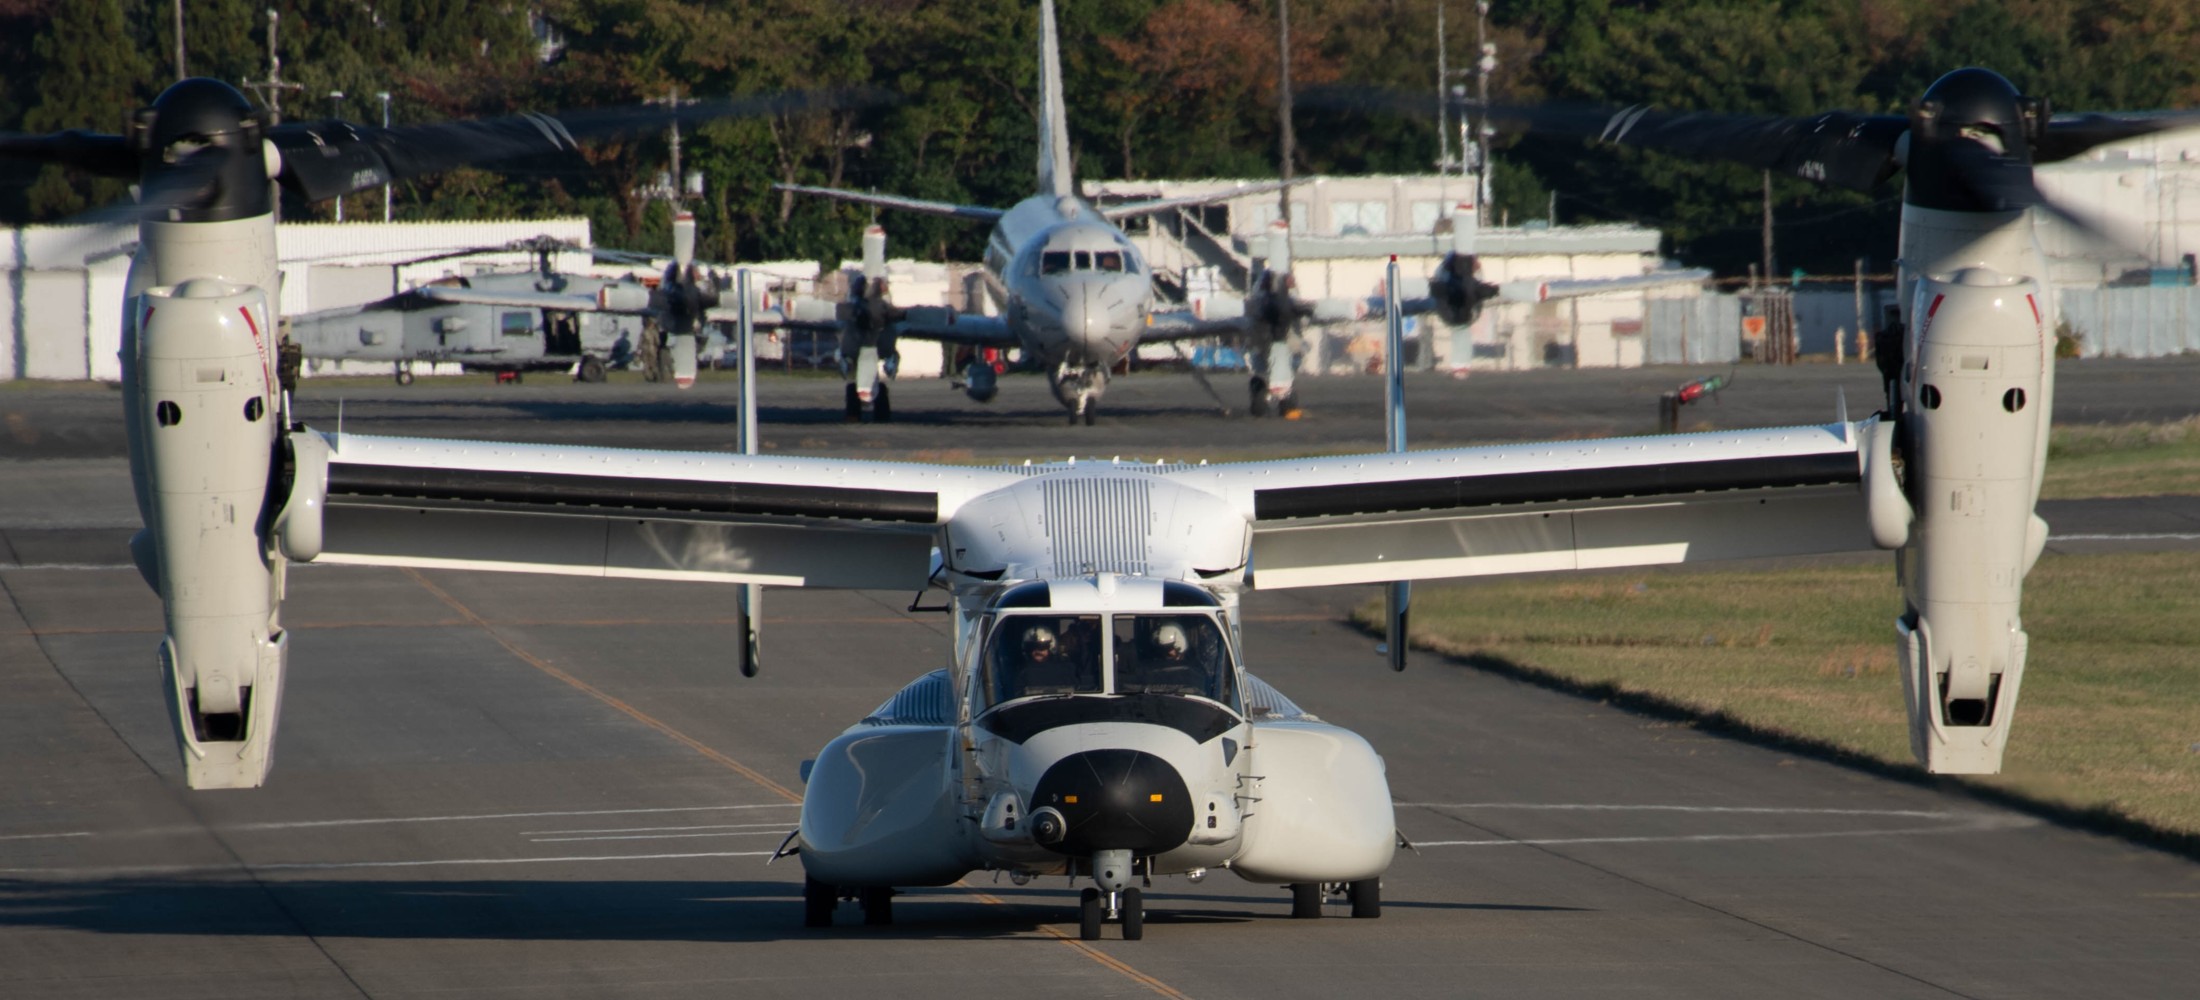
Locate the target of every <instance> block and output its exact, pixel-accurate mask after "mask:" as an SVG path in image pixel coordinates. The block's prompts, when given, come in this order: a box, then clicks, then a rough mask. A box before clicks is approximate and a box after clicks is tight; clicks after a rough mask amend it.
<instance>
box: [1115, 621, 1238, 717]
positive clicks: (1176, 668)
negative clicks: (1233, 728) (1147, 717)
mask: <svg viewBox="0 0 2200 1000" xmlns="http://www.w3.org/2000/svg"><path fill="white" fill-rule="evenodd" d="M1113 625H1114V631H1115V691H1116V693H1117V694H1189V695H1198V696H1199V697H1202V698H1210V699H1213V700H1215V701H1219V702H1221V703H1223V704H1225V705H1228V704H1231V703H1232V697H1233V696H1234V695H1235V693H1236V692H1235V688H1236V672H1235V671H1233V670H1231V669H1230V647H1229V644H1228V643H1226V642H1224V641H1223V639H1222V630H1221V629H1220V628H1218V627H1217V626H1216V625H1215V621H1214V619H1212V618H1209V617H1207V616H1206V615H1116V616H1115V617H1114V622H1113Z"/></svg>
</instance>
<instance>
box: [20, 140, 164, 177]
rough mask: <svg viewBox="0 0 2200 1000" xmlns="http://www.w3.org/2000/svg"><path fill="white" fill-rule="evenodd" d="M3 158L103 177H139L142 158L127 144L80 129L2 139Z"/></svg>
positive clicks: (124, 141) (126, 142)
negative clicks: (51, 164)
mask: <svg viewBox="0 0 2200 1000" xmlns="http://www.w3.org/2000/svg"><path fill="white" fill-rule="evenodd" d="M0 157H6V158H9V159H16V160H30V161H33V162H36V163H58V164H60V165H62V166H64V167H74V168H76V169H78V170H82V171H84V172H86V173H91V174H97V175H99V176H101V177H125V178H135V177H137V175H138V157H137V154H136V153H133V152H131V151H130V145H129V142H128V141H127V140H125V139H123V138H122V137H121V136H119V135H105V134H102V133H99V132H85V131H82V130H79V129H70V130H69V131H66V132H55V133H53V134H51V135H0Z"/></svg>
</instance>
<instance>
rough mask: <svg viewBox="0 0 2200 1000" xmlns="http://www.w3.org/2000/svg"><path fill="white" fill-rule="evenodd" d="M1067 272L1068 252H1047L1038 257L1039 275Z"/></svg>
mask: <svg viewBox="0 0 2200 1000" xmlns="http://www.w3.org/2000/svg"><path fill="white" fill-rule="evenodd" d="M1067 270H1069V251H1067V250H1048V251H1045V252H1043V253H1041V254H1040V255H1039V273H1040V274H1060V273H1062V272H1064V271H1067Z"/></svg>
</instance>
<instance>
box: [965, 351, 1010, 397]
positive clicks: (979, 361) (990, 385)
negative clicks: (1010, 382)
mask: <svg viewBox="0 0 2200 1000" xmlns="http://www.w3.org/2000/svg"><path fill="white" fill-rule="evenodd" d="M962 375H963V394H964V395H966V396H969V397H970V398H971V399H974V400H977V401H978V402H980V403H990V402H992V401H993V397H995V396H998V395H1000V393H1001V378H1000V374H999V373H998V372H995V371H994V370H993V365H992V364H990V363H988V362H987V361H986V360H985V359H984V358H972V359H971V361H970V363H969V364H967V365H964V366H963V372H962Z"/></svg>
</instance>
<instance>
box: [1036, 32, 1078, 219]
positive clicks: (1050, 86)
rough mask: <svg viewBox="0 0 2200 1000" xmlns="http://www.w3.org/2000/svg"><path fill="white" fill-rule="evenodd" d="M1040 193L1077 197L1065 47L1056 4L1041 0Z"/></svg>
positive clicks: (1059, 196)
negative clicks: (1056, 25)
mask: <svg viewBox="0 0 2200 1000" xmlns="http://www.w3.org/2000/svg"><path fill="white" fill-rule="evenodd" d="M1039 193H1041V194H1046V195H1052V196H1054V197H1056V198H1061V197H1065V196H1069V195H1074V194H1076V193H1077V186H1076V182H1075V181H1073V180H1071V179H1070V170H1069V121H1068V115H1067V113H1066V112H1065V111H1064V110H1063V106H1062V46H1061V43H1060V42H1059V41H1058V40H1056V38H1055V34H1054V0H1039Z"/></svg>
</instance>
